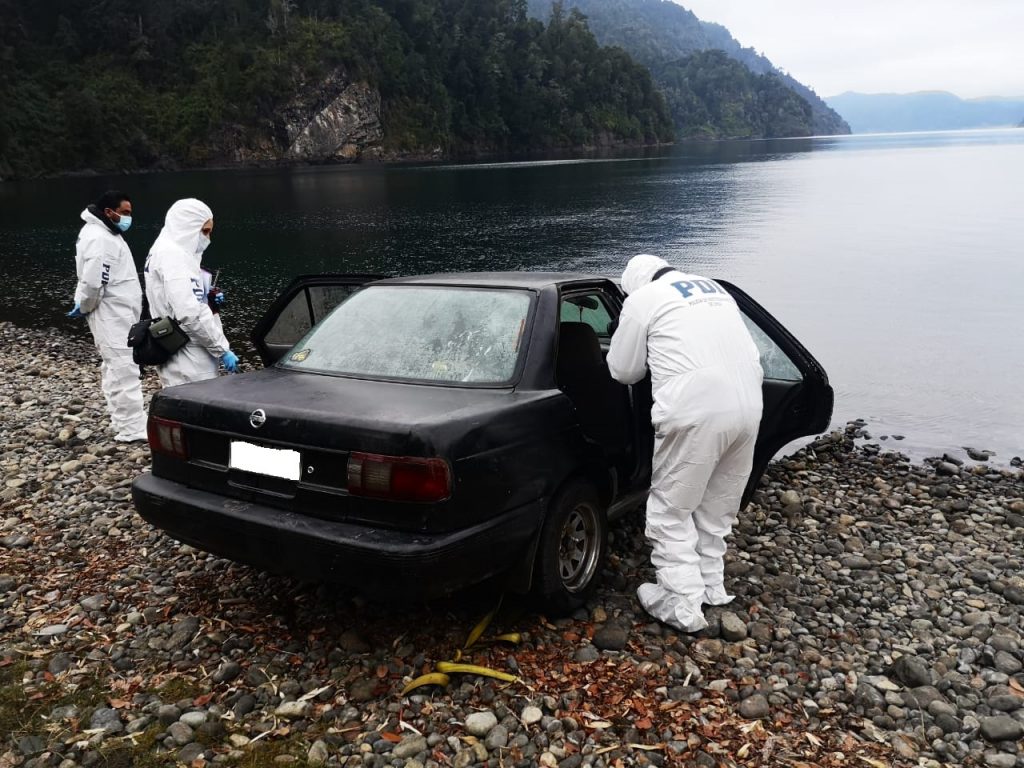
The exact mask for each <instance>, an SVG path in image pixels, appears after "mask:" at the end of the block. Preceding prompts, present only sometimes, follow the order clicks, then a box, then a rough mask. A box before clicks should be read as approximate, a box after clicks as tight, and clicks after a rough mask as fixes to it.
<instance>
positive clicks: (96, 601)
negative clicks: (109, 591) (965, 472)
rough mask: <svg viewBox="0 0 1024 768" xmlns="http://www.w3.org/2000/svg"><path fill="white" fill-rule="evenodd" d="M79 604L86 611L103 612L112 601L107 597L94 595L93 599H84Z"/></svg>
mask: <svg viewBox="0 0 1024 768" xmlns="http://www.w3.org/2000/svg"><path fill="white" fill-rule="evenodd" d="M78 604H79V605H80V606H82V610H85V611H102V610H103V609H104V608H106V607H107V606H108V605H109V604H110V600H109V599H108V598H107V596H106V595H93V596H92V597H85V598H82V599H81V600H79V601H78Z"/></svg>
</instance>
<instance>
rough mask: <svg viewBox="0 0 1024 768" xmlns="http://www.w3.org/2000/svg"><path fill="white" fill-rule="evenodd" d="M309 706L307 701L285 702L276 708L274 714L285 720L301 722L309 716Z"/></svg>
mask: <svg viewBox="0 0 1024 768" xmlns="http://www.w3.org/2000/svg"><path fill="white" fill-rule="evenodd" d="M311 706H312V705H311V704H310V703H309V702H308V701H285V702H283V703H281V704H279V705H278V706H277V709H275V710H274V714H275V715H277V716H278V717H283V718H285V719H287V720H301V719H302V718H304V717H306V716H307V715H308V714H309V710H310V708H311Z"/></svg>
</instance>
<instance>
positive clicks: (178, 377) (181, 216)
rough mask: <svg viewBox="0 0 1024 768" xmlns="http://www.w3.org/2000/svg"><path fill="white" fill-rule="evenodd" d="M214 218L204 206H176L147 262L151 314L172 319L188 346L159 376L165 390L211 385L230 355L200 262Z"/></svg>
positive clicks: (188, 202) (189, 201) (191, 201)
mask: <svg viewBox="0 0 1024 768" xmlns="http://www.w3.org/2000/svg"><path fill="white" fill-rule="evenodd" d="M212 218H213V211H211V210H210V208H209V206H207V205H206V204H205V203H203V202H201V201H199V200H195V199H193V198H189V199H186V200H178V201H177V202H176V203H174V205H172V206H171V207H170V208H169V209H168V211H167V217H166V219H165V220H164V227H163V229H162V230H160V235H159V236H158V237H157V239H156V242H155V243H153V247H152V248H151V249H150V251H149V256H148V257H147V258H146V298H147V299H148V300H149V311H150V314H151V315H152V316H153V317H154V318H156V317H173V318H174V319H175V320H177V321H178V323H179V324H180V325H181V328H182V330H184V331H185V333H187V334H188V337H189V342H188V344H186V345H185V346H184V347H182V348H181V349H180V350H178V351H177V352H176V353H175V354H174V355H173V356H172V357H171V359H170V360H168V361H167V362H166V363H164V364H163V365H162V366H160V367H159V368H158V369H157V370H158V371H159V374H160V383H161V384H163V386H165V387H173V386H175V385H178V384H188V383H189V382H192V381H202V380H203V379H212V378H214V377H215V376H216V375H217V367H218V361H219V360H220V357H221V356H222V355H223V354H224V353H225V352H227V351H228V350H229V349H230V345H229V344H228V340H227V338H226V337H225V336H224V330H223V328H222V327H221V321H220V318H219V317H217V316H216V315H214V314H213V312H211V311H210V306H209V304H208V302H207V295H206V287H205V284H204V278H203V270H202V268H201V267H200V262H201V261H202V258H203V251H204V250H205V247H206V245H208V244H209V242H210V241H209V239H208V238H207V237H205V236H204V235H203V234H202V233H201V232H200V229H201V228H202V226H203V224H204V223H205V222H206V221H208V220H209V219H212Z"/></svg>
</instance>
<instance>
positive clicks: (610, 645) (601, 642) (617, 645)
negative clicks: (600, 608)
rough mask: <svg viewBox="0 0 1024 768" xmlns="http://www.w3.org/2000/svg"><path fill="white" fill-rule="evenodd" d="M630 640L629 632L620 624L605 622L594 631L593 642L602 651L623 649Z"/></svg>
mask: <svg viewBox="0 0 1024 768" xmlns="http://www.w3.org/2000/svg"><path fill="white" fill-rule="evenodd" d="M628 640H629V632H627V631H626V628H625V627H621V626H619V625H618V624H604V625H602V626H601V627H598V629H597V631H596V632H594V637H593V639H592V642H593V643H594V645H595V646H597V647H598V648H600V649H601V650H602V651H621V650H622V649H623V648H625V647H626V642H627V641H628Z"/></svg>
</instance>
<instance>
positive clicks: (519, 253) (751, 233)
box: [0, 130, 1024, 463]
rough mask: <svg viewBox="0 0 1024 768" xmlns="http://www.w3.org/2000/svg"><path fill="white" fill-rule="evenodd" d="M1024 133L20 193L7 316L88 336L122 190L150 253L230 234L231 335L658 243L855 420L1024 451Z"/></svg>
mask: <svg viewBox="0 0 1024 768" xmlns="http://www.w3.org/2000/svg"><path fill="white" fill-rule="evenodd" d="M1022 173H1024V130H1009V131H982V132H956V133H935V134H898V135H888V136H861V137H841V138H821V139H803V140H789V141H772V142H728V143H720V144H709V145H698V146H677V147H674V148H672V149H671V150H665V151H659V152H655V153H647V154H645V155H644V156H633V157H615V158H609V159H601V160H584V161H551V162H529V163H494V164H480V165H462V166H453V165H446V166H436V165H435V166H425V167H391V168H383V167H373V168H367V167H335V168H310V169H295V170H255V171H211V172H198V173H173V174H152V175H139V176H124V177H119V178H113V179H111V178H105V179H62V180H52V181H40V182H26V183H7V184H0V266H2V267H3V274H4V277H5V284H6V285H7V289H8V290H7V291H6V295H5V296H4V299H3V303H2V306H0V317H2V318H6V319H16V320H18V321H19V322H23V323H29V324H33V325H59V326H61V327H65V328H78V329H81V328H82V326H80V325H74V324H73V323H72V322H71V321H69V320H65V319H63V318H62V317H61V313H62V312H63V311H66V309H67V308H69V307H70V303H71V301H70V299H71V296H72V292H73V286H74V279H75V278H74V249H73V245H74V239H75V233H76V231H77V229H78V226H79V224H78V213H79V211H81V209H82V208H83V207H84V204H85V203H86V202H87V201H88V200H90V199H91V198H93V197H95V195H96V194H97V192H98V191H101V190H102V189H104V188H106V187H108V186H120V187H122V188H124V189H126V190H127V191H128V192H129V194H131V195H132V197H133V199H134V202H135V222H136V225H135V226H134V227H133V229H132V230H131V232H130V233H129V237H128V240H129V243H130V244H131V246H132V248H133V251H134V252H135V255H136V259H137V260H138V261H139V263H140V265H141V262H142V260H143V259H144V257H145V252H146V249H147V248H148V247H149V245H150V244H151V243H152V241H153V239H154V237H155V236H156V233H157V231H158V230H159V224H160V222H161V221H162V218H163V214H164V212H165V211H166V208H167V206H168V205H170V203H171V202H173V201H174V200H175V199H177V198H179V197H187V196H196V197H200V198H202V199H203V200H205V201H206V202H207V203H209V204H210V205H211V207H212V208H213V210H214V213H215V220H216V230H215V232H214V238H213V243H214V244H213V245H212V246H211V247H210V249H209V250H208V251H207V256H206V262H207V263H209V264H212V265H214V266H217V267H221V268H223V273H222V277H221V283H222V285H223V286H224V287H225V289H226V290H227V292H228V295H229V298H230V302H231V304H230V310H229V311H228V312H227V313H226V314H225V325H226V326H227V329H228V333H229V336H231V337H233V338H234V339H235V340H238V341H240V340H241V339H243V338H244V337H245V336H246V335H247V332H248V328H249V327H250V326H251V324H252V322H253V320H254V319H255V317H256V316H257V314H258V312H259V309H260V308H261V307H263V306H265V304H266V303H267V302H268V301H269V300H270V299H271V298H272V297H273V295H274V294H275V292H276V291H277V290H278V289H279V288H280V287H282V286H283V285H284V284H285V283H286V282H288V280H289V279H290V277H291V276H293V275H296V274H300V273H308V272H321V271H337V272H343V271H359V272H367V271H368V272H382V273H386V274H403V273H404V274H413V273H421V272H429V271H447V270H485V269H523V270H540V269H572V270H583V271H592V272H601V273H606V274H618V273H620V272H621V269H622V267H623V265H624V264H625V262H626V260H627V259H628V258H629V256H631V255H633V254H635V253H639V252H649V253H655V254H659V255H661V256H664V257H665V258H666V259H669V260H670V261H672V262H673V263H675V264H678V265H680V266H682V267H685V268H687V269H690V270H693V271H695V272H699V273H704V274H707V275H710V276H714V277H721V278H725V279H728V280H732V281H735V282H736V283H738V284H739V285H741V286H742V287H743V288H744V289H746V290H747V291H748V292H750V293H751V294H753V295H754V296H755V297H756V298H757V299H758V300H759V301H761V303H762V304H764V305H765V306H766V307H767V308H768V309H769V310H770V311H771V312H773V313H774V314H775V316H776V317H778V318H779V319H780V320H781V321H782V322H783V323H784V324H785V325H786V326H787V327H788V328H789V329H790V330H791V331H793V333H794V334H796V336H797V337H798V338H800V339H801V340H802V341H803V342H804V343H805V344H806V345H807V346H808V347H809V348H810V350H811V351H812V352H813V353H814V354H815V356H816V357H817V358H818V359H819V360H820V361H821V362H822V363H823V364H824V366H825V368H826V370H827V371H828V372H829V375H830V378H831V380H832V383H833V385H834V387H835V389H836V393H837V403H836V413H835V421H836V423H837V424H840V423H842V422H844V421H845V420H847V419H850V418H855V417H864V418H866V419H867V420H868V421H869V422H870V425H871V426H870V430H871V432H872V433H873V434H874V435H875V437H880V436H882V435H904V436H906V439H905V440H904V441H903V442H900V443H895V442H894V441H893V440H891V439H890V440H889V442H888V444H889V445H892V446H893V447H899V448H900V449H902V450H905V451H907V452H909V453H911V454H912V455H915V456H918V457H919V456H922V455H931V454H935V453H938V452H942V451H946V450H955V449H958V448H959V447H960V446H965V445H972V446H976V447H980V448H989V449H992V450H995V451H996V452H997V454H998V460H999V461H1001V462H1004V463H1005V462H1007V461H1009V459H1010V457H1012V456H1014V455H1021V454H1024V398H1022V396H1021V391H1022V378H1024V375H1022V374H1024V250H1022V244H1024V184H1021V181H1020V179H1021V177H1022Z"/></svg>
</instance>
